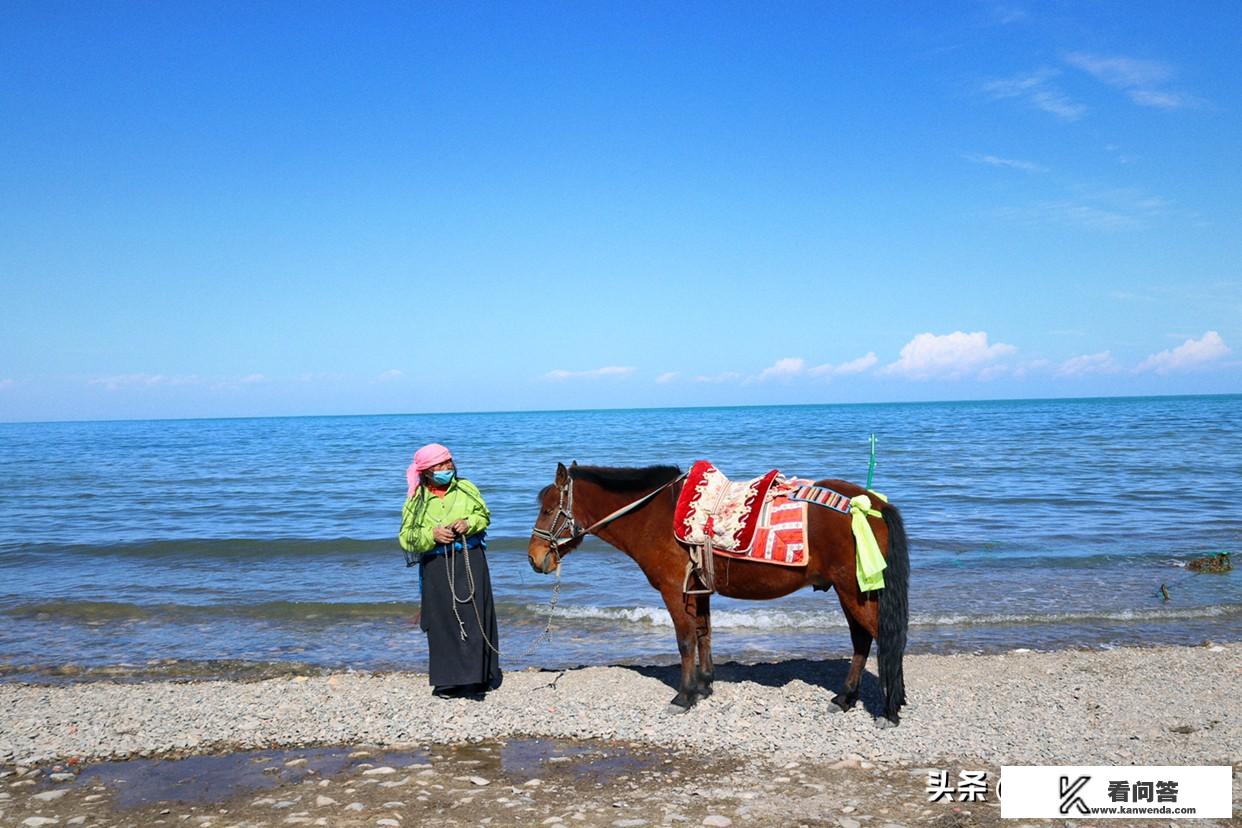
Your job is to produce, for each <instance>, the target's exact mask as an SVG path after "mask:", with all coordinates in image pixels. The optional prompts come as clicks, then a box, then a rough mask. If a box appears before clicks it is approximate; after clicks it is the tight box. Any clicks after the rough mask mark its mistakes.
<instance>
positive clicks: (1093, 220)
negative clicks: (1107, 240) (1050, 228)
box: [996, 201, 1144, 231]
mask: <svg viewBox="0 0 1242 828" xmlns="http://www.w3.org/2000/svg"><path fill="white" fill-rule="evenodd" d="M996 215H997V216H999V217H1000V218H1002V219H1006V220H1009V221H1017V222H1021V223H1024V224H1059V225H1066V226H1073V227H1084V228H1086V229H1088V230H1110V231H1111V230H1132V229H1135V228H1138V227H1141V226H1143V223H1144V219H1143V218H1140V217H1139V216H1135V215H1132V214H1129V213H1124V212H1121V211H1118V210H1109V209H1105V208H1103V207H1095V206H1092V205H1090V204H1081V203H1078V202H1075V201H1041V202H1039V203H1037V204H1032V205H1030V206H1029V207H1008V208H1005V209H1002V210H998V211H996Z"/></svg>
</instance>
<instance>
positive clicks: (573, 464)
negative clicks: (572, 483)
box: [569, 460, 578, 469]
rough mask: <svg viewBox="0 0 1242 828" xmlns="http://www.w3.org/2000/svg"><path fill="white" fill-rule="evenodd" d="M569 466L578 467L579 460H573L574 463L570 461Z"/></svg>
mask: <svg viewBox="0 0 1242 828" xmlns="http://www.w3.org/2000/svg"><path fill="white" fill-rule="evenodd" d="M569 467H570V468H571V469H576V468H578V461H577V460H575V461H573V462H572V463H570V464H569Z"/></svg>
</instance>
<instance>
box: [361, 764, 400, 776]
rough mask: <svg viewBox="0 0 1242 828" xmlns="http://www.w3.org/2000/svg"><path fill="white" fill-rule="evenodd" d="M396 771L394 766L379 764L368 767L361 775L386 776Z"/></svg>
mask: <svg viewBox="0 0 1242 828" xmlns="http://www.w3.org/2000/svg"><path fill="white" fill-rule="evenodd" d="M396 772H397V769H396V768H390V767H388V766H387V765H380V766H379V767H378V768H370V769H368V770H364V771H363V772H362V775H363V776H388V775H390V774H394V773H396Z"/></svg>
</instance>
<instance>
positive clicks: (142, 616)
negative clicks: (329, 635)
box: [0, 600, 1242, 630]
mask: <svg viewBox="0 0 1242 828" xmlns="http://www.w3.org/2000/svg"><path fill="white" fill-rule="evenodd" d="M496 610H497V614H498V615H499V616H500V617H501V619H502V620H504V621H508V622H511V623H518V624H521V623H530V622H533V621H539V620H545V619H546V618H547V616H548V605H547V604H529V603H508V602H505V601H503V600H502V601H498V602H497V604H496ZM418 611H419V605H418V603H417V602H409V601H380V602H362V601H358V602H330V601H266V602H259V603H249V604H229V603H220V604H168V603H165V604H137V603H129V602H122V601H44V602H38V603H28V604H19V605H17V606H10V607H7V608H5V609H4V610H3V611H0V614H2V615H4V616H7V617H9V618H14V619H22V620H35V621H51V620H60V621H76V622H81V623H107V622H118V621H146V620H151V621H164V622H174V623H193V622H195V621H200V620H202V621H210V620H218V619H229V618H244V619H249V620H266V621H274V622H286V621H287V622H293V621H296V622H307V621H311V622H320V623H325V624H330V623H337V622H349V621H363V620H385V619H388V620H402V619H405V620H408V619H412V618H414V617H415V616H417V614H418ZM1239 615H1242V604H1214V605H1210V606H1201V607H1162V608H1156V609H1129V610H1118V611H1112V612H1049V613H980V614H977V615H971V614H967V613H931V614H920V613H915V614H913V615H911V617H910V624H911V626H914V627H958V626H976V625H985V624H1009V625H1018V624H1075V623H1087V622H1109V621H1168V620H1176V619H1195V618H1199V619H1203V618H1232V617H1234V616H1239ZM553 617H554V619H555V622H556V623H560V624H565V623H568V624H570V625H573V624H574V623H575V622H579V623H580V624H581V625H582V626H594V625H595V622H605V623H617V622H620V623H622V624H630V625H637V626H648V627H670V626H672V620H671V619H670V618H669V614H668V611H667V610H666V609H664V607H660V606H633V607H598V606H589V605H588V606H576V607H558V608H557V609H556V610H555V612H554V613H553ZM712 626H713V627H715V628H716V629H752V630H808V629H828V628H837V627H844V626H846V622H845V617H844V616H843V615H842V614H841V612H840V610H838V609H832V610H793V609H747V610H721V609H717V610H715V611H713V612H712Z"/></svg>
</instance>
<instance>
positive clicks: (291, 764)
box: [285, 758, 306, 768]
mask: <svg viewBox="0 0 1242 828" xmlns="http://www.w3.org/2000/svg"><path fill="white" fill-rule="evenodd" d="M305 764H306V759H305V758H300V759H290V760H289V761H288V762H285V767H286V768H300V767H302V766H303V765H305Z"/></svg>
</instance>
